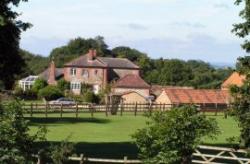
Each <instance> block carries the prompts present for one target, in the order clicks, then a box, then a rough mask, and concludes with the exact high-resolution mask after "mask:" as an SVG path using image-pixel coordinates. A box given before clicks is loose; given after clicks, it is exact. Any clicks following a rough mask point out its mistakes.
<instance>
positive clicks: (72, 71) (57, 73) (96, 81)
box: [39, 49, 150, 99]
mask: <svg viewBox="0 0 250 164" xmlns="http://www.w3.org/2000/svg"><path fill="white" fill-rule="evenodd" d="M39 76H40V77H41V78H43V79H45V80H46V81H47V82H48V84H49V85H56V84H57V80H58V79H60V78H63V79H65V80H66V81H68V82H70V90H71V91H72V92H73V93H75V94H80V93H81V84H83V83H85V84H88V85H90V86H92V88H93V92H94V93H96V94H98V93H99V92H100V90H101V89H103V88H105V87H106V86H107V85H108V84H111V85H112V93H113V94H116V95H123V94H124V95H127V94H128V93H132V92H133V93H134V94H137V95H136V96H137V97H143V98H144V99H145V98H146V97H148V96H149V94H150V93H149V91H150V85H149V84H147V83H146V82H145V81H144V80H143V79H142V78H141V77H140V68H139V66H137V65H136V64H134V63H133V62H131V61H130V60H128V59H126V58H112V57H99V56H98V54H97V52H96V50H94V49H90V50H89V52H88V53H87V54H85V55H82V56H80V57H78V58H76V59H74V60H72V61H70V62H68V63H66V64H65V65H64V67H63V68H56V66H55V63H54V62H53V61H52V62H51V63H50V66H49V68H48V69H46V70H45V71H44V72H42V73H41V74H39Z"/></svg>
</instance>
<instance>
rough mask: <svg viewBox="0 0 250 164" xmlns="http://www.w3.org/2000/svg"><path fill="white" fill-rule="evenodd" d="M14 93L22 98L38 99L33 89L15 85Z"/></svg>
mask: <svg viewBox="0 0 250 164" xmlns="http://www.w3.org/2000/svg"><path fill="white" fill-rule="evenodd" d="M14 95H15V96H16V97H18V98H20V99H25V100H34V99H37V93H36V92H34V91H33V90H26V91H24V90H23V89H22V88H20V87H19V86H17V87H15V89H14Z"/></svg>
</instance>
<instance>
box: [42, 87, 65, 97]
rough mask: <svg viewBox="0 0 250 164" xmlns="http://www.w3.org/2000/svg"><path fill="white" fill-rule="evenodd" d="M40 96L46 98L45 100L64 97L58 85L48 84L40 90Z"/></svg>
mask: <svg viewBox="0 0 250 164" xmlns="http://www.w3.org/2000/svg"><path fill="white" fill-rule="evenodd" d="M38 96H39V97H40V98H45V100H47V101H49V100H55V99H57V98H60V97H62V96H63V93H62V91H61V90H60V89H59V88H58V87H56V86H52V85H48V86H47V87H45V88H43V89H40V90H39V92H38Z"/></svg>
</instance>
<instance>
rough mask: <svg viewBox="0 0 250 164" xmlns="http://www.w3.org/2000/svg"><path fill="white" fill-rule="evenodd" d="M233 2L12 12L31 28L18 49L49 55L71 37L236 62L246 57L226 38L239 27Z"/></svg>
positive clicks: (96, 0) (76, 0)
mask: <svg viewBox="0 0 250 164" xmlns="http://www.w3.org/2000/svg"><path fill="white" fill-rule="evenodd" d="M234 1H235V0H60V1H59V0H29V1H28V2H27V3H21V4H20V6H19V7H18V8H17V9H16V10H17V11H18V12H20V13H21V16H20V17H19V18H20V19H21V20H23V21H26V22H30V23H32V24H33V27H32V28H31V29H28V30H27V31H26V32H23V33H22V36H21V48H23V49H26V50H28V51H30V52H32V53H35V54H41V55H43V56H48V55H49V53H50V52H51V50H52V49H53V48H56V47H59V46H62V45H65V44H67V42H68V41H69V40H70V39H73V38H76V37H83V38H90V37H95V36H97V35H100V36H103V37H104V38H105V41H106V43H107V44H108V45H109V48H114V47H116V46H129V47H131V48H136V49H138V50H140V51H142V52H145V53H147V54H148V56H150V57H151V58H160V57H162V58H178V59H183V60H189V59H198V60H204V61H206V62H211V63H225V64H226V63H227V64H232V63H235V62H236V59H237V58H238V57H239V56H244V55H246V54H245V52H244V51H243V50H242V49H241V47H240V44H241V43H242V42H243V40H241V39H239V38H237V37H236V36H235V35H234V34H232V33H231V29H232V24H234V23H237V22H241V19H240V18H239V16H238V13H239V11H240V10H241V9H242V6H235V5H234Z"/></svg>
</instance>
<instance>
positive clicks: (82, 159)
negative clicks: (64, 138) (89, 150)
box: [79, 154, 84, 164]
mask: <svg viewBox="0 0 250 164" xmlns="http://www.w3.org/2000/svg"><path fill="white" fill-rule="evenodd" d="M80 158H81V160H80V162H79V163H80V164H83V163H84V155H83V154H81V155H80Z"/></svg>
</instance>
